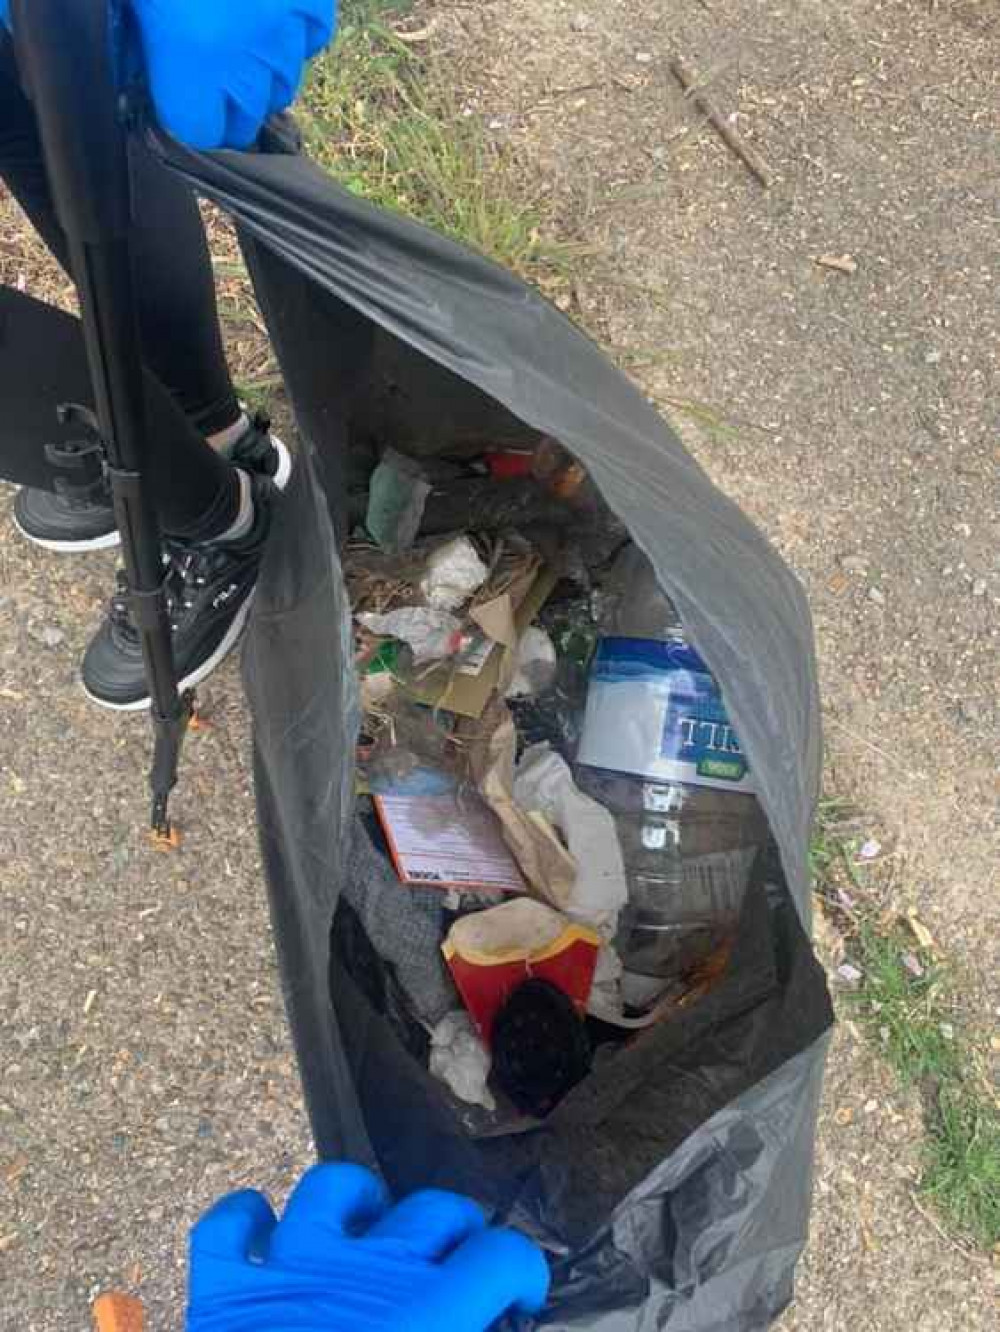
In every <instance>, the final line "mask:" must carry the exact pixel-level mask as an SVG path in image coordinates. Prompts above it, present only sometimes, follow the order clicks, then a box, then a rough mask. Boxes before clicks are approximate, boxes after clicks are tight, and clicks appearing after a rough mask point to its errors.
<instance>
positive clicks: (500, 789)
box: [469, 702, 577, 911]
mask: <svg viewBox="0 0 1000 1332" xmlns="http://www.w3.org/2000/svg"><path fill="white" fill-rule="evenodd" d="M516 749H517V733H516V731H515V729H514V720H513V718H512V717H511V715H510V712H509V710H508V708H507V706H506V704H504V703H499V702H494V704H493V706H492V707H491V709H490V710H489V711H488V712H487V713H485V714H484V716H483V728H482V736H481V739H480V742H479V743H477V744H474V745H471V746H470V754H469V757H470V764H471V767H472V773H473V776H474V777H475V780H476V785H477V786H478V788H479V792H480V794H481V795H482V797H483V799H484V800H485V801H486V803H487V804H488V805H489V806H490V808H491V809H492V810H493V812H494V813H495V814H496V816H497V818H498V819H499V820H500V823H501V824H502V826H503V834H504V839H505V841H506V842H507V845H508V846H509V847H510V849H511V851H512V852H513V853H514V856H515V858H516V860H517V863H518V865H519V866H520V867H521V873H522V874H523V875H524V877H525V879H527V881H528V884H529V886H530V888H531V890H532V893H533V894H534V896H536V897H538V898H540V899H541V900H542V901H543V902H548V903H549V904H550V905H551V906H554V907H556V908H557V909H558V910H560V911H564V910H566V908H567V907H568V906H569V904H570V902H571V901H572V898H573V885H574V884H575V882H576V875H577V865H576V861H575V860H574V858H573V856H572V855H570V853H569V851H568V850H567V849H566V847H565V846H563V844H562V842H561V841H560V840H559V837H558V836H557V834H556V832H555V829H554V828H553V827H552V825H551V824H550V823H549V822H548V821H547V820H546V819H545V817H544V815H541V814H539V813H529V812H528V811H527V810H525V809H522V807H521V806H520V805H519V804H518V803H517V801H516V800H515V799H514V758H515V754H516Z"/></svg>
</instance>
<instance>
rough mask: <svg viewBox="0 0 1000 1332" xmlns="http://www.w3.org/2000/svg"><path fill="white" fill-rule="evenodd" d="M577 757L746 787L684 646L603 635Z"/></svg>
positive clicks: (740, 760) (701, 675)
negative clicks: (604, 636)
mask: <svg viewBox="0 0 1000 1332" xmlns="http://www.w3.org/2000/svg"><path fill="white" fill-rule="evenodd" d="M579 760H580V762H581V763H587V764H590V765H592V766H594V767H602V768H608V769H610V770H611V771H616V772H629V773H635V774H636V775H638V776H643V777H649V778H655V779H659V780H662V781H674V782H686V783H690V784H692V785H695V786H712V787H717V788H735V789H738V790H741V791H747V790H749V789H750V787H751V781H750V769H749V764H748V763H747V759H746V755H745V754H744V753H743V750H742V747H741V745H740V742H739V739H738V737H737V735H736V733H735V731H734V730H733V727H732V724H731V723H730V721H729V718H728V716H727V715H726V708H725V704H724V703H723V701H722V694H721V692H720V690H719V686H718V684H717V683H716V681H715V679H714V678H713V676H712V675H711V673H710V671H709V670H708V667H707V666H706V665H705V663H704V662H703V661H702V659H701V657H699V655H698V653H697V652H695V650H694V649H693V648H692V647H691V646H690V644H688V643H686V642H684V641H683V639H679V638H678V639H676V640H674V641H672V642H667V643H663V642H658V641H655V640H652V639H635V638H605V639H603V640H602V641H601V643H600V645H599V646H598V649H597V654H596V656H595V659H594V664H593V668H592V670H591V678H590V689H589V692H588V695H587V711H586V716H585V719H584V727H583V738H582V741H581V746H580V755H579Z"/></svg>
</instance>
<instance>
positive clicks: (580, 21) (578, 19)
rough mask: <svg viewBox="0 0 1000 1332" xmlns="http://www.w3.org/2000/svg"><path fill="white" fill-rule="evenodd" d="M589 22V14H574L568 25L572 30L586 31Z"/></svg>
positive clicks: (590, 20)
mask: <svg viewBox="0 0 1000 1332" xmlns="http://www.w3.org/2000/svg"><path fill="white" fill-rule="evenodd" d="M591 22H592V19H591V17H590V15H589V14H574V15H573V17H572V18H571V19H570V21H569V26H570V27H571V28H572V29H573V31H574V32H586V31H587V29H588V28H589V27H590V25H591Z"/></svg>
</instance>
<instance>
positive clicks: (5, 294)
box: [0, 34, 240, 541]
mask: <svg viewBox="0 0 1000 1332" xmlns="http://www.w3.org/2000/svg"><path fill="white" fill-rule="evenodd" d="M131 170H132V180H133V199H134V205H133V206H134V227H133V256H134V271H135V288H136V293H137V298H138V307H139V308H138V316H139V328H140V335H141V339H142V349H143V360H144V362H145V366H146V372H145V373H146V402H147V454H146V456H147V458H148V475H149V481H150V488H151V493H152V496H153V502H154V504H155V505H156V508H157V511H158V513H159V516H160V521H161V522H162V524H163V527H164V529H165V530H166V531H167V532H168V533H170V534H171V535H172V536H175V537H180V538H182V539H187V540H193V541H200V540H205V539H206V538H208V537H211V536H214V535H217V534H218V532H220V531H222V530H223V529H224V528H225V527H227V526H228V525H229V523H231V522H232V521H233V519H234V518H235V516H236V512H237V505H238V498H239V495H238V487H237V485H236V479H235V475H234V473H233V469H232V468H231V467H230V465H229V464H228V463H227V462H226V461H225V460H224V459H222V458H221V457H220V456H219V455H218V454H217V453H216V452H215V450H214V449H212V448H211V447H210V446H209V445H208V444H207V443H206V442H205V439H204V436H205V435H208V434H213V433H215V432H216V431H219V430H222V429H224V428H225V427H226V426H228V425H231V424H232V423H233V422H234V421H235V420H236V419H237V417H238V415H239V410H240V409H239V404H238V402H237V399H236V395H235V392H234V390H233V386H232V382H231V380H230V377H229V370H228V368H227V366H226V360H225V355H224V353H223V349H222V340H221V335H220V332H219V323H218V316H217V312H216V305H215V285H214V281H213V277H212V266H211V259H210V256H209V252H208V246H207V243H206V241H205V233H204V230H203V228H202V224H201V216H200V214H199V212H198V205H197V203H196V201H195V199H194V196H193V195H192V194H191V192H190V191H189V190H188V189H187V187H186V186H184V185H183V184H182V183H181V182H180V181H178V180H176V179H175V178H174V177H173V176H171V175H170V174H169V173H168V172H167V171H166V170H165V168H163V167H162V166H160V165H159V163H158V162H156V161H155V159H154V158H153V157H152V156H151V155H150V154H149V153H148V152H147V151H146V150H145V149H144V148H143V147H142V146H141V145H140V144H138V143H133V145H132V149H131ZM0 177H2V178H3V180H4V182H5V183H6V184H7V186H8V187H9V189H10V191H11V193H12V194H13V195H14V197H15V198H16V199H17V201H18V203H20V205H21V207H22V208H23V209H24V211H25V212H26V213H27V215H28V216H29V217H30V219H31V221H32V223H33V224H34V226H35V228H36V229H37V231H38V232H39V234H40V235H41V236H42V238H43V240H44V241H45V243H46V245H47V246H48V247H49V249H50V250H51V251H52V253H53V254H54V255H55V256H56V258H57V259H58V260H59V262H60V263H61V264H62V266H63V268H65V269H66V270H67V272H68V271H69V267H68V256H67V245H66V237H65V235H64V233H63V231H62V228H61V227H60V225H59V221H58V219H57V217H56V212H55V207H54V204H53V200H52V195H51V192H50V190H49V184H48V180H47V178H46V174H45V165H44V160H43V156H42V149H41V144H40V141H39V137H38V129H37V125H36V123H35V116H34V112H33V111H32V108H31V103H30V102H29V101H28V99H27V97H26V96H25V95H24V92H23V91H22V89H21V85H20V82H19V80H18V73H17V66H16V64H15V61H14V50H13V43H12V42H11V41H10V39H9V38H8V37H7V36H6V34H4V35H3V36H2V37H0ZM80 401H83V402H90V401H92V390H91V388H90V380H89V375H88V372H87V364H86V357H85V353H84V346H83V337H82V332H81V329H80V324H79V321H78V320H76V319H73V318H71V317H70V316H68V315H64V314H62V313H61V312H59V311H57V310H55V309H53V308H52V307H50V306H44V305H42V304H41V303H40V302H38V301H33V300H31V299H30V298H29V297H26V296H23V295H21V294H19V293H18V292H15V291H11V290H10V289H8V288H0V477H2V478H3V479H5V480H8V481H15V482H17V483H19V484H21V485H35V486H43V487H45V488H47V489H53V488H54V482H55V476H56V475H58V474H57V473H54V472H53V470H52V469H51V467H50V466H49V464H48V463H47V462H46V460H45V457H44V446H45V445H46V444H47V443H50V442H52V441H53V440H56V439H58V438H60V437H61V436H64V435H65V432H64V431H62V430H61V429H60V428H59V427H58V426H57V425H56V424H55V407H56V404H57V403H60V402H80Z"/></svg>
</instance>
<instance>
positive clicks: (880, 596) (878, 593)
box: [868, 587, 885, 606]
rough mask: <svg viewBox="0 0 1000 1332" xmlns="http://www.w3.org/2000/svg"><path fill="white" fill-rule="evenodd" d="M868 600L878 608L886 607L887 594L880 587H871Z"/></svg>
mask: <svg viewBox="0 0 1000 1332" xmlns="http://www.w3.org/2000/svg"><path fill="white" fill-rule="evenodd" d="M868 600H869V601H874V603H875V605H876V606H884V605H885V593H884V592H883V591H882V589H881V588H880V587H870V588H869V589H868Z"/></svg>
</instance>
